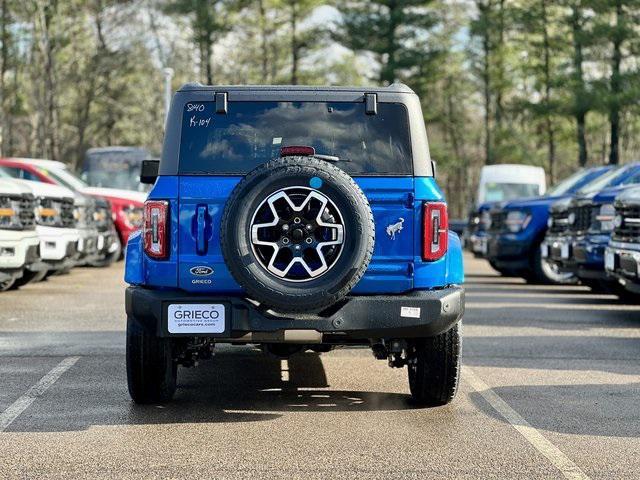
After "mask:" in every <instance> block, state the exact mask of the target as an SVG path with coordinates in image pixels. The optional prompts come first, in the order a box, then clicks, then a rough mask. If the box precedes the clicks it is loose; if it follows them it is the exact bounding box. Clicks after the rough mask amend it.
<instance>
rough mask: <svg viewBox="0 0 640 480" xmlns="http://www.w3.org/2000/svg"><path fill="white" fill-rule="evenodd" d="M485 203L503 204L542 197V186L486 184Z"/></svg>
mask: <svg viewBox="0 0 640 480" xmlns="http://www.w3.org/2000/svg"><path fill="white" fill-rule="evenodd" d="M484 189H485V193H484V201H485V202H502V201H505V200H515V199H516V198H523V197H536V196H538V195H540V185H538V184H533V183H493V182H488V183H486V184H485V187H484Z"/></svg>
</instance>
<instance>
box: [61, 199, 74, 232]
mask: <svg viewBox="0 0 640 480" xmlns="http://www.w3.org/2000/svg"><path fill="white" fill-rule="evenodd" d="M73 208H74V207H73V199H71V198H63V199H62V202H61V204H60V218H61V220H62V226H63V227H65V228H75V226H76V219H75V217H74V215H73Z"/></svg>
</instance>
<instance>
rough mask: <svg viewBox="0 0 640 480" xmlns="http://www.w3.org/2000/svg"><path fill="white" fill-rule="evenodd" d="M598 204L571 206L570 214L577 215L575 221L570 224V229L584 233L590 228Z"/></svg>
mask: <svg viewBox="0 0 640 480" xmlns="http://www.w3.org/2000/svg"><path fill="white" fill-rule="evenodd" d="M596 208H597V207H596V206H594V205H582V206H579V207H570V208H569V214H571V213H573V214H574V215H575V221H574V222H573V224H571V225H570V229H571V231H572V232H574V233H582V232H586V231H587V230H589V227H591V223H592V222H593V217H594V214H595V212H596Z"/></svg>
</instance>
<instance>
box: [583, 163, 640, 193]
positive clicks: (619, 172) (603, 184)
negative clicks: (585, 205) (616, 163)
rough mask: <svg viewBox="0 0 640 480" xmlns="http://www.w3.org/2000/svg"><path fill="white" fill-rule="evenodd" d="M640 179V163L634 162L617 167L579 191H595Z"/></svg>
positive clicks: (632, 182) (635, 181) (636, 181)
mask: <svg viewBox="0 0 640 480" xmlns="http://www.w3.org/2000/svg"><path fill="white" fill-rule="evenodd" d="M639 180H640V165H637V164H633V165H627V166H624V167H620V168H616V169H615V170H612V171H610V172H609V173H606V174H604V175H603V176H601V177H600V178H598V179H596V180H594V181H593V182H591V183H589V184H587V185H585V186H584V187H583V188H581V189H580V190H579V192H578V193H581V194H585V193H594V192H599V191H600V190H602V189H604V188H607V187H615V186H617V185H627V184H634V183H638V181H639Z"/></svg>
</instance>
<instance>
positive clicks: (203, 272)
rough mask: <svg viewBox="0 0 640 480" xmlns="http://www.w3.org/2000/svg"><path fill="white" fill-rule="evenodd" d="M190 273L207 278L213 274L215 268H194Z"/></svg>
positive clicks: (202, 266)
mask: <svg viewBox="0 0 640 480" xmlns="http://www.w3.org/2000/svg"><path fill="white" fill-rule="evenodd" d="M189 271H190V272H191V274H192V275H196V276H198V277H207V276H209V275H212V274H213V268H211V267H207V266H204V265H201V266H198V267H192V268H191V269H190V270H189Z"/></svg>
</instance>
